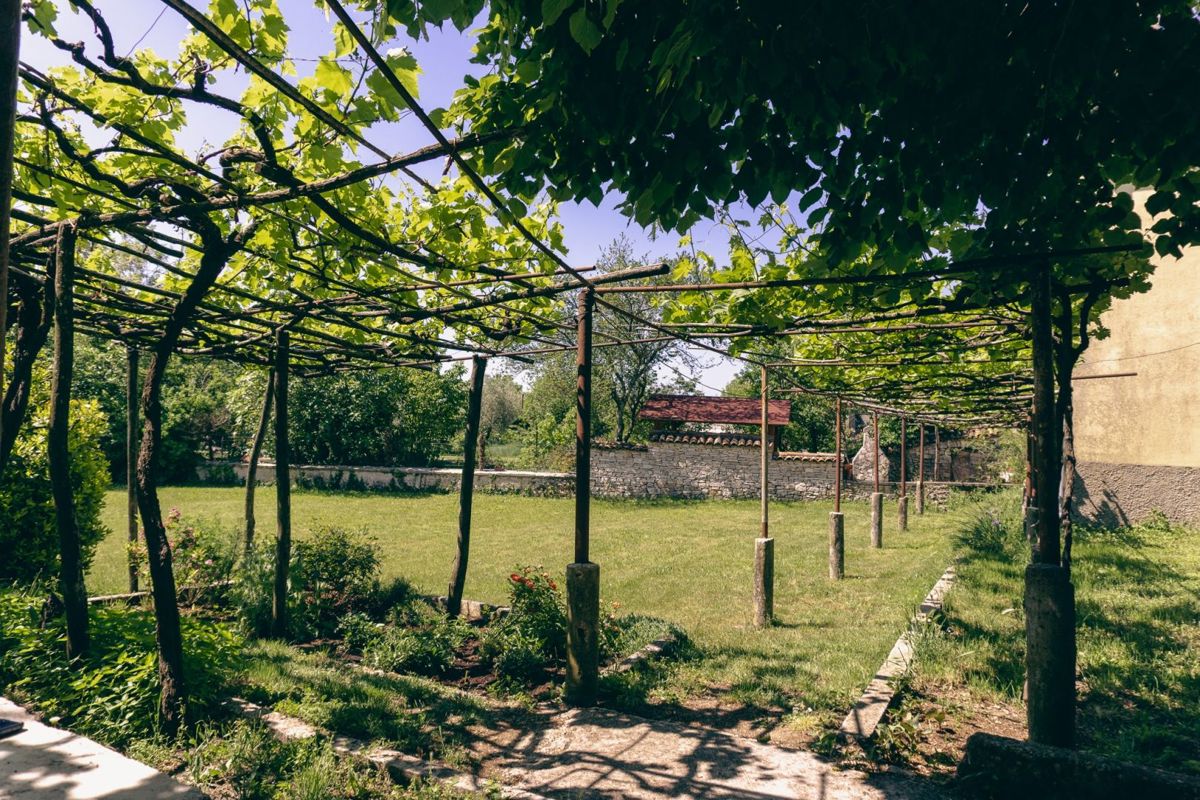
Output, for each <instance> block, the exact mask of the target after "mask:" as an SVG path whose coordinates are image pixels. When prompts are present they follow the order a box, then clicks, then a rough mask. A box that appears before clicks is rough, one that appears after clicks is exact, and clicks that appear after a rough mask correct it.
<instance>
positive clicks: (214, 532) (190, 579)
mask: <svg viewBox="0 0 1200 800" xmlns="http://www.w3.org/2000/svg"><path fill="white" fill-rule="evenodd" d="M164 523H165V525H166V529H167V541H168V542H170V544H171V563H172V567H173V568H174V570H175V584H176V585H177V586H180V587H183V586H202V587H210V586H212V585H213V584H216V583H219V582H220V581H225V580H228V579H229V576H230V575H231V574H233V570H234V564H236V563H237V553H238V549H239V542H240V539H241V535H240V532H239V531H237V530H235V529H233V528H224V527H221V526H220V525H219V524H217V523H215V522H213V521H211V520H204V519H200V520H195V521H192V520H188V519H185V518H184V517H183V516H182V515H181V514H180V513H179V509H177V508H172V509H171V510H170V511H168V512H167V516H166V519H165V520H164ZM138 541H139V545H138V553H137V556H138V558H137V562H138V564H139V565H141V566H140V568H139V570H140V572H141V581H142V585H143V586H149V585H150V575H149V571H148V569H147V567H146V559H145V557H144V556H145V553H144V548H145V545H144V543H143V540H142V539H139V540H138Z"/></svg>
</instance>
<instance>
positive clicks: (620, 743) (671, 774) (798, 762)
mask: <svg viewBox="0 0 1200 800" xmlns="http://www.w3.org/2000/svg"><path fill="white" fill-rule="evenodd" d="M542 722H543V724H542V725H528V724H524V725H522V726H521V727H520V728H519V729H518V728H510V729H507V730H494V731H491V730H483V729H473V730H472V733H474V734H475V735H476V736H477V737H479V738H478V739H477V740H476V743H475V745H476V746H475V747H473V748H472V750H473V751H474V752H473V755H474V756H476V757H477V758H479V759H480V762H481V766H482V767H483V770H484V773H485V774H487V775H489V776H490V777H493V778H496V779H498V780H499V781H500V782H501V783H502V784H504V785H506V786H511V787H516V788H520V789H524V790H526V791H529V792H535V793H537V794H541V795H545V796H547V797H569V798H573V799H578V798H633V799H634V800H637V799H639V798H680V799H681V800H691V799H692V798H695V799H696V800H733V798H742V799H743V800H746V799H748V800H775V798H781V799H782V798H788V799H789V800H792V799H796V800H884V798H887V799H888V800H934V799H935V798H939V799H940V798H943V797H945V794H944V793H943V792H942V791H941V789H940V788H938V787H937V786H935V785H933V784H931V783H930V782H928V781H924V780H921V779H918V778H914V777H911V776H906V775H899V774H872V775H869V774H866V773H862V772H855V771H839V770H837V769H836V768H835V767H834V766H832V765H830V764H829V763H828V762H826V761H824V760H823V759H821V758H819V757H817V756H815V755H813V754H812V753H809V752H805V751H800V750H788V749H784V748H780V747H775V746H772V745H768V744H762V743H760V742H757V741H753V740H751V739H744V738H741V737H739V736H734V735H731V734H728V733H725V732H722V731H715V730H711V729H707V728H695V727H690V726H685V725H679V724H676V723H671V722H663V721H659V720H648V719H643V718H641V717H634V716H631V715H628V714H622V713H618V712H614V711H607V710H602V709H574V710H571V711H565V712H560V713H556V714H548V715H545V716H544V717H543V719H542Z"/></svg>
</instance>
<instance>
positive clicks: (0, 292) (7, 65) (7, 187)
mask: <svg viewBox="0 0 1200 800" xmlns="http://www.w3.org/2000/svg"><path fill="white" fill-rule="evenodd" d="M21 5H22V4H21V0H0V344H3V343H4V342H5V341H6V333H7V331H8V259H9V250H8V240H9V232H10V230H11V223H12V181H13V142H14V140H15V139H16V119H17V117H16V115H17V65H18V64H19V54H20V49H21ZM3 388H4V347H0V389H3ZM8 422H9V421H8V420H7V419H5V418H4V417H3V416H2V415H0V434H5V433H7V431H8V427H7V426H8ZM14 433H15V431H14ZM8 438H9V440H10V441H11V440H12V436H11V435H10V436H9V437H8ZM3 466H4V463H3V462H0V469H2V468H3Z"/></svg>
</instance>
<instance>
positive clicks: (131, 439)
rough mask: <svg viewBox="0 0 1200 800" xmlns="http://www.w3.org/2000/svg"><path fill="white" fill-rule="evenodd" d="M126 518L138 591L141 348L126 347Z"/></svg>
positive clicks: (132, 572)
mask: <svg viewBox="0 0 1200 800" xmlns="http://www.w3.org/2000/svg"><path fill="white" fill-rule="evenodd" d="M125 362H126V363H125V519H126V533H127V534H128V539H129V548H128V552H127V553H126V557H125V560H126V562H127V563H128V565H129V591H130V592H136V591H137V590H138V559H137V554H136V552H137V543H138V507H137V453H138V436H137V432H138V351H137V348H136V347H133V346H130V347H127V348H125Z"/></svg>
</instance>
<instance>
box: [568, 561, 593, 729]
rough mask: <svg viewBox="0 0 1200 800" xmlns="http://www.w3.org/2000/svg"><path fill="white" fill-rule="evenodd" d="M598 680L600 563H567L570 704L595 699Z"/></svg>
mask: <svg viewBox="0 0 1200 800" xmlns="http://www.w3.org/2000/svg"><path fill="white" fill-rule="evenodd" d="M599 680H600V565H599V564H592V563H590V562H588V563H584V564H568V565H567V690H566V701H567V703H568V704H569V705H573V706H590V705H594V704H595V702H596V691H597V688H598V684H599Z"/></svg>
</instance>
